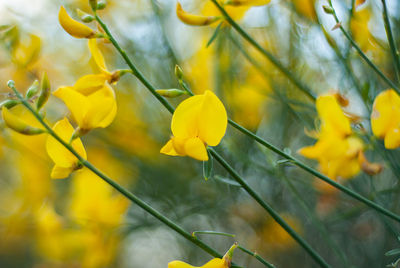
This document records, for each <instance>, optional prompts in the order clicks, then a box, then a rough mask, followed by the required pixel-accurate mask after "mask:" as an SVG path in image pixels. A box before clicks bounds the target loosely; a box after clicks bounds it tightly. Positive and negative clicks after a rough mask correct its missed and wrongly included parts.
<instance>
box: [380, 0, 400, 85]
mask: <svg viewBox="0 0 400 268" xmlns="http://www.w3.org/2000/svg"><path fill="white" fill-rule="evenodd" d="M382 6H383V11H382V16H383V22H384V24H385V30H386V35H387V38H388V41H389V46H390V51H391V52H392V57H393V61H394V69H395V73H396V78H397V83H399V82H400V59H399V53H398V51H397V48H396V42H395V41H394V38H393V32H392V27H391V26H390V21H389V15H388V10H387V5H386V0H382Z"/></svg>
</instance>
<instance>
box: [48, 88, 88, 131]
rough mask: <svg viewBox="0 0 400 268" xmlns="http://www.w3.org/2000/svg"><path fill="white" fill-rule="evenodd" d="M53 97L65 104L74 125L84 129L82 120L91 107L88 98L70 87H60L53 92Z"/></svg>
mask: <svg viewBox="0 0 400 268" xmlns="http://www.w3.org/2000/svg"><path fill="white" fill-rule="evenodd" d="M53 95H54V96H56V97H57V98H60V99H61V100H62V101H63V102H64V103H65V105H66V106H67V107H68V109H69V110H70V112H71V114H72V116H73V117H74V120H75V121H76V123H77V124H78V125H79V126H80V127H84V118H85V116H86V114H87V112H88V110H89V109H90V107H91V106H90V103H89V101H88V98H87V97H86V96H84V95H82V94H81V93H79V92H77V91H75V90H74V89H73V88H72V87H60V88H59V89H57V90H56V91H54V92H53Z"/></svg>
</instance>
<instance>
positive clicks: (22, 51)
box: [12, 34, 41, 67]
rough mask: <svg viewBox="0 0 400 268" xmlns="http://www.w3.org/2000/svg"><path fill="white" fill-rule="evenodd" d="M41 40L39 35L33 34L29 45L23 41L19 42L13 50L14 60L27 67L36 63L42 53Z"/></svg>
mask: <svg viewBox="0 0 400 268" xmlns="http://www.w3.org/2000/svg"><path fill="white" fill-rule="evenodd" d="M40 47H41V40H40V38H39V37H38V36H36V35H33V34H31V35H30V42H29V44H28V45H26V44H25V42H24V43H22V42H17V45H16V46H15V47H14V49H13V50H12V57H13V61H14V62H15V63H16V64H17V65H20V66H23V67H26V66H29V65H31V64H32V63H34V62H35V61H36V60H37V59H38V57H39V53H40Z"/></svg>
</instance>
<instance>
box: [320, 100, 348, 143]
mask: <svg viewBox="0 0 400 268" xmlns="http://www.w3.org/2000/svg"><path fill="white" fill-rule="evenodd" d="M316 106H317V112H318V115H319V116H320V118H321V121H322V126H321V128H322V129H321V131H326V132H336V133H338V134H339V135H342V136H346V135H349V134H351V127H350V121H349V119H348V118H347V117H346V116H345V115H344V113H343V111H342V109H341V108H340V105H339V104H338V102H337V100H336V98H335V97H334V96H333V95H323V96H320V97H318V98H317V101H316Z"/></svg>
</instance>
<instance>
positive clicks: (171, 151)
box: [160, 139, 179, 156]
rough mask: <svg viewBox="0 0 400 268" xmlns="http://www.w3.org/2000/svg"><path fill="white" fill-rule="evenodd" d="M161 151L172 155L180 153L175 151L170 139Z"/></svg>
mask: <svg viewBox="0 0 400 268" xmlns="http://www.w3.org/2000/svg"><path fill="white" fill-rule="evenodd" d="M160 153H162V154H166V155H171V156H178V155H179V154H178V153H177V152H176V151H175V149H174V145H173V141H172V139H170V140H169V141H168V142H167V144H165V145H164V146H163V147H162V148H161V150H160Z"/></svg>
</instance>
